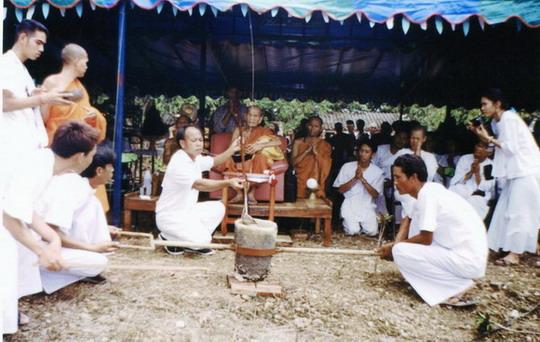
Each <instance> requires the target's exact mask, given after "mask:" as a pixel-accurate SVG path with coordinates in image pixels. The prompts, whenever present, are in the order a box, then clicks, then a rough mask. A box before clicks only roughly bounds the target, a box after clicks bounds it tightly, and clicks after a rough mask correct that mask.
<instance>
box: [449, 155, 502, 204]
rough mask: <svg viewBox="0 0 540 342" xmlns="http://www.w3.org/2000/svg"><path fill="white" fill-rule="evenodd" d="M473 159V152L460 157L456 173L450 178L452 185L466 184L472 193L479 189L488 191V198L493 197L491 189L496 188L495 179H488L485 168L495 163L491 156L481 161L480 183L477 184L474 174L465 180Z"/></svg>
mask: <svg viewBox="0 0 540 342" xmlns="http://www.w3.org/2000/svg"><path fill="white" fill-rule="evenodd" d="M473 161H474V156H473V155H472V154H465V155H463V156H462V157H461V158H460V159H459V161H458V163H457V165H456V173H455V174H454V177H452V179H451V180H450V186H453V185H456V184H465V185H466V186H467V188H469V189H471V193H473V192H474V191H475V190H477V189H478V190H482V191H484V192H485V193H486V196H485V197H486V198H491V191H493V189H494V186H495V179H490V180H486V176H485V169H486V166H488V165H493V163H492V161H491V160H490V159H489V158H486V160H484V161H483V162H481V163H480V165H479V167H480V184H476V180H475V177H474V175H473V176H472V177H471V178H469V179H467V180H464V179H465V175H466V174H467V173H468V172H469V171H470V170H471V165H472V163H473Z"/></svg>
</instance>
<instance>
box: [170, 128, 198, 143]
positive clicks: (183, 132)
mask: <svg viewBox="0 0 540 342" xmlns="http://www.w3.org/2000/svg"><path fill="white" fill-rule="evenodd" d="M190 127H193V128H195V129H197V130H198V131H199V132H200V131H201V129H200V128H199V127H197V126H195V125H192V124H189V125H186V126H183V127H180V128H179V129H178V130H177V131H176V141H177V142H178V144H180V140H184V138H185V137H186V131H187V129H188V128H190Z"/></svg>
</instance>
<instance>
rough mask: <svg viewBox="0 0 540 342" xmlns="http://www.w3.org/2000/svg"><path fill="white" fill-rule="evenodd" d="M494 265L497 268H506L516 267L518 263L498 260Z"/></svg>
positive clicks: (502, 259) (503, 259)
mask: <svg viewBox="0 0 540 342" xmlns="http://www.w3.org/2000/svg"><path fill="white" fill-rule="evenodd" d="M494 264H495V265H497V266H503V267H507V266H517V265H519V262H511V261H508V260H506V259H505V258H500V259H497V260H495V262H494Z"/></svg>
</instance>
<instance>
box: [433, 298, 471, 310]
mask: <svg viewBox="0 0 540 342" xmlns="http://www.w3.org/2000/svg"><path fill="white" fill-rule="evenodd" d="M452 299H457V301H456V302H453V301H451V300H452ZM441 305H444V306H451V307H454V308H467V307H472V306H476V301H475V300H474V299H461V298H459V299H458V298H450V299H449V300H448V301H446V302H442V303H441Z"/></svg>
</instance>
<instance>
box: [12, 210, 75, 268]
mask: <svg viewBox="0 0 540 342" xmlns="http://www.w3.org/2000/svg"><path fill="white" fill-rule="evenodd" d="M3 220H4V227H6V229H7V230H8V231H9V232H10V233H11V235H12V236H13V237H14V238H15V240H17V241H19V242H20V243H22V244H23V245H24V246H25V247H27V248H28V249H30V250H31V251H32V252H34V253H35V254H36V255H37V256H38V258H39V264H40V266H42V267H44V268H46V269H48V270H49V271H59V270H61V269H62V268H65V265H64V263H63V261H62V259H61V256H60V237H58V235H56V237H55V236H54V235H52V234H55V233H54V231H52V232H50V233H52V234H51V235H49V234H46V235H47V238H48V239H50V240H48V241H49V244H48V245H45V246H44V245H42V244H41V243H39V241H38V240H37V239H36V238H35V236H34V235H33V234H31V233H30V229H28V228H26V227H25V226H24V225H23V224H22V222H21V221H20V220H19V219H16V218H14V217H12V216H10V215H8V214H6V213H5V212H4V213H3ZM49 229H50V228H49ZM51 240H52V241H51Z"/></svg>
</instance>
